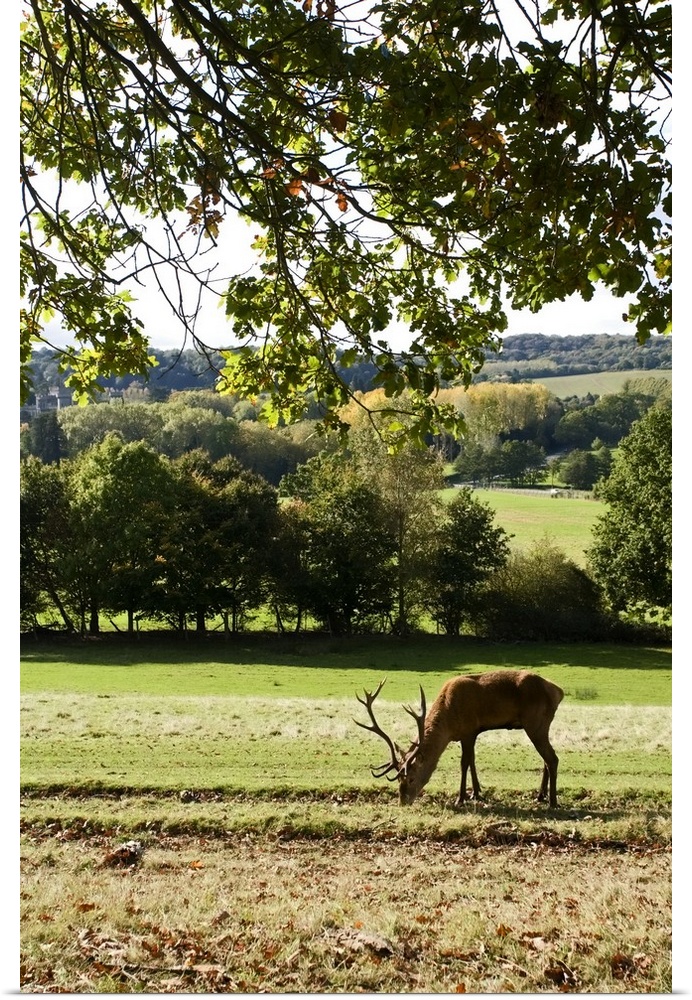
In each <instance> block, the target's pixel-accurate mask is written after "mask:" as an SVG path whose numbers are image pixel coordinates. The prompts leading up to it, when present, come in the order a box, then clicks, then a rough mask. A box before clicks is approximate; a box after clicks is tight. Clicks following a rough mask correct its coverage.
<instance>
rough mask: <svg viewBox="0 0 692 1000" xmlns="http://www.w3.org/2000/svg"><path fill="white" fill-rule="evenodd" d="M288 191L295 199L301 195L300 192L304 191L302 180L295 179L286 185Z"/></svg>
mask: <svg viewBox="0 0 692 1000" xmlns="http://www.w3.org/2000/svg"><path fill="white" fill-rule="evenodd" d="M286 190H287V191H288V193H289V194H290V195H292V196H293V197H296V196H297V195H299V194H300V192H301V191H302V190H303V181H302V179H301V178H300V177H294V178H293V180H292V181H290V182H289V183H288V184H287V185H286Z"/></svg>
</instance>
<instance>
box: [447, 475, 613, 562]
mask: <svg viewBox="0 0 692 1000" xmlns="http://www.w3.org/2000/svg"><path fill="white" fill-rule="evenodd" d="M455 492H456V490H455V489H454V488H453V487H450V488H449V489H446V490H443V491H442V498H443V499H444V500H447V501H449V500H451V499H452V498H453V497H454V494H455ZM474 496H475V497H476V498H477V499H478V500H481V501H482V502H483V503H485V504H487V505H488V506H489V507H490V508H491V509H492V510H493V511H495V523H496V524H498V525H499V526H500V527H501V528H504V529H505V531H506V532H507V533H508V534H509V535H511V541H510V544H511V546H512V548H513V549H515V550H519V551H521V550H525V549H528V548H530V547H531V545H533V544H534V543H535V542H540V541H542V540H543V539H548V540H549V541H551V542H553V543H554V544H555V545H556V546H557V547H558V548H559V549H560V550H561V551H562V552H564V553H565V555H566V556H567V558H568V559H572V560H573V561H574V562H575V563H576V564H577V565H578V566H581V567H582V568H583V567H585V566H586V555H585V553H586V550H587V549H588V548H589V546H590V545H591V544H592V542H593V538H592V529H593V526H594V524H595V522H596V518H597V517H599V515H601V514H603V513H605V510H606V505H605V504H604V503H603V502H602V501H600V500H594V499H593V498H592V497H591V496H590V495H588V494H582V495H576V496H565V495H562V496H560V497H559V499H554V498H552V497H551V496H550V494H549V492H548V491H547V490H546V491H545V492H536V493H532V492H529V491H526V490H508V489H494V490H484V489H476V490H474Z"/></svg>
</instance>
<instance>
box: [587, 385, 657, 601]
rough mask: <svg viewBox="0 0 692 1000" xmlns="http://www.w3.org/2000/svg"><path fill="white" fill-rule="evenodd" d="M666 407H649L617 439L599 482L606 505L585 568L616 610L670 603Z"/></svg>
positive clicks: (596, 525) (595, 531) (596, 528)
mask: <svg viewBox="0 0 692 1000" xmlns="http://www.w3.org/2000/svg"><path fill="white" fill-rule="evenodd" d="M672 419H673V418H672V410H671V408H670V406H666V405H664V404H661V405H659V406H653V407H651V409H650V410H648V412H647V413H645V414H644V416H643V417H642V418H641V419H640V420H638V421H637V422H636V423H635V424H634V426H633V427H632V430H631V431H630V433H629V434H628V435H627V437H626V438H625V439H624V440H623V441H622V442H621V444H620V448H619V450H618V454H617V456H616V458H615V460H614V463H613V468H612V471H611V473H610V475H609V477H608V478H607V479H606V480H605V482H604V483H602V484H601V486H600V487H599V495H600V496H601V498H602V499H603V500H605V502H606V503H607V504H608V509H607V511H606V513H605V514H603V515H602V516H601V517H599V518H597V520H596V524H595V525H594V530H593V535H594V543H593V546H592V547H591V549H590V550H589V553H588V554H589V561H590V567H591V570H592V571H593V574H594V576H595V577H596V579H597V580H598V582H599V583H600V584H601V586H602V587H603V590H604V592H605V595H606V598H607V599H608V601H609V602H610V604H611V605H612V607H613V608H615V609H616V610H618V611H622V610H635V611H636V610H637V606H639V611H640V612H641V610H642V608H644V609H646V608H651V607H660V608H664V609H670V607H671V603H672V560H673V523H672V507H673V497H672V487H673V484H672V480H673V456H672V434H673V423H672Z"/></svg>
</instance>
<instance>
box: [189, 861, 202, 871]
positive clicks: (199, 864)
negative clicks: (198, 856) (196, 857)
mask: <svg viewBox="0 0 692 1000" xmlns="http://www.w3.org/2000/svg"><path fill="white" fill-rule="evenodd" d="M187 867H188V868H194V869H198V868H204V863H203V862H202V861H191V862H190V863H189V865H188V866H187Z"/></svg>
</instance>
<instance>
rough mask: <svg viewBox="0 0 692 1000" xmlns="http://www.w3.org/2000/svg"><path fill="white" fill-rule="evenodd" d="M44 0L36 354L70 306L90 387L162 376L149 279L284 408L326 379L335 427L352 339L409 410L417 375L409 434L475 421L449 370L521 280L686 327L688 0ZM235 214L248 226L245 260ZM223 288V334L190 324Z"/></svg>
mask: <svg viewBox="0 0 692 1000" xmlns="http://www.w3.org/2000/svg"><path fill="white" fill-rule="evenodd" d="M24 6H25V9H26V11H27V13H26V15H25V18H24V19H23V21H22V25H21V28H22V32H21V66H20V68H21V157H22V162H21V179H22V191H23V206H24V212H23V219H22V237H21V238H22V249H21V274H22V296H23V309H22V355H21V357H22V363H23V366H24V372H25V373H26V367H25V366H26V365H27V363H28V361H29V358H30V353H31V350H32V347H34V346H36V345H38V344H41V343H43V344H48V345H50V343H51V334H50V329H51V327H50V322H51V320H52V321H53V322H57V321H59V322H60V324H61V325H62V328H63V330H64V331H66V332H68V333H69V334H71V335H72V336H73V338H74V344H75V346H74V347H73V348H66V349H64V350H63V359H64V362H65V364H66V365H67V366H69V368H70V369H71V374H70V379H69V381H70V385H71V386H72V387H73V388H74V389H75V391H77V392H78V393H81V394H88V393H89V392H92V391H94V387H95V385H96V383H97V379H98V378H99V376H102V375H113V374H116V375H117V374H122V373H126V372H127V373H132V372H134V373H138V374H144V373H145V372H146V370H147V368H148V365H149V360H148V359H149V351H148V345H147V331H146V330H145V329H144V328H143V324H142V321H141V319H140V318H139V317H138V315H137V311H136V303H135V302H134V301H133V299H132V296H133V289H136V284H137V282H138V281H139V282H141V281H143V280H144V279H145V278H147V276H152V279H153V281H154V282H155V283H156V284H157V286H158V288H159V289H160V294H161V296H162V299H165V300H167V301H168V303H169V305H170V307H171V309H172V310H173V312H174V313H175V314H176V315H177V317H178V319H179V320H180V322H181V324H182V327H183V329H184V331H185V335H186V337H187V340H184V343H190V338H192V342H193V343H194V344H195V345H196V346H197V347H198V349H199V350H200V351H202V352H203V353H204V352H209V351H210V348H212V347H214V346H216V347H219V348H222V349H223V350H222V354H223V357H224V363H223V367H221V369H220V372H219V379H220V380H219V385H220V387H221V388H226V389H228V390H229V391H232V392H235V393H239V394H242V395H245V396H250V397H252V396H256V395H260V394H263V393H268V394H269V402H268V404H267V408H266V414H265V415H266V416H267V418H268V419H269V420H270V421H276V420H278V419H279V418H280V417H282V416H283V417H285V418H289V419H290V418H293V417H295V416H297V415H301V414H302V413H303V411H304V407H305V404H306V400H307V399H308V398H309V397H310V396H316V397H317V398H318V399H319V400H320V401H321V404H322V407H323V415H324V422H325V424H326V426H328V427H329V426H336V427H339V426H340V417H339V416H338V410H339V407H341V406H342V405H343V404H344V403H345V402H347V401H348V398H349V393H350V390H349V388H348V385H347V384H346V382H345V381H344V380H343V379H342V378H340V377H339V373H338V371H337V369H336V367H335V366H336V363H337V360H338V361H340V363H341V365H342V366H345V367H348V365H349V364H352V363H354V362H356V361H358V362H363V361H365V362H371V363H373V364H374V365H375V366H376V368H377V375H376V381H377V382H378V384H380V385H381V386H382V387H383V388H384V390H385V394H386V401H387V407H388V408H389V409H391V410H392V411H395V410H396V409H397V406H399V405H400V404H399V402H398V401H399V398H400V395H401V393H402V390H403V389H405V388H409V389H411V390H412V392H411V393H409V394H408V395H407V397H406V398H407V400H408V403H407V404H406V405H407V406H412V407H413V410H414V411H415V413H416V419H415V420H413V421H407V422H406V425H405V429H404V430H401V431H400V432H401V433H402V434H404V435H408V436H411V437H414V438H415V437H416V436H418V437H421V436H422V435H423V434H424V433H426V432H427V431H429V430H430V429H431V428H433V427H434V426H436V425H439V422H440V420H442V422H443V423H444V421H445V420H448V421H449V422H452V423H453V422H454V421H455V420H456V419H458V418H457V415H456V414H454V413H452V412H451V411H450V410H446V409H445V408H444V407H442V408H440V407H438V406H437V405H436V403H435V401H434V394H435V391H436V389H437V388H438V387H439V385H440V384H441V382H443V381H447V380H451V379H459V380H461V381H462V382H465V383H467V384H468V382H469V381H470V378H471V376H472V374H473V372H474V371H476V370H477V369H478V368H479V367H480V366H481V365H482V363H483V359H484V356H485V352H486V351H487V349H488V348H489V347H492V346H493V345H496V344H497V343H498V337H499V335H500V334H501V333H502V331H503V330H504V329H505V328H506V318H505V312H504V309H505V303H507V302H508V303H510V304H511V305H512V306H513V307H517V308H522V307H528V308H529V309H531V310H534V311H537V310H539V309H540V308H541V307H542V306H543V305H544V304H546V303H549V302H553V301H556V300H563V299H565V298H566V297H567V296H569V295H571V294H573V293H578V294H580V295H581V296H583V297H584V298H585V299H587V300H588V299H590V298H591V297H592V296H593V294H594V289H595V287H596V286H597V285H598V284H601V285H605V286H606V287H607V288H608V289H610V290H611V291H612V292H613V293H614V294H615V295H616V296H621V297H623V298H628V297H629V298H630V299H631V302H629V303H628V306H627V309H628V315H629V318H630V319H631V320H632V322H633V323H634V327H635V330H636V336H637V338H638V339H639V340H645V339H646V338H647V337H648V336H649V335H650V334H651V333H654V332H664V331H667V330H668V328H669V322H670V280H671V276H670V258H669V250H670V224H669V217H670V202H669V198H670V162H669V157H668V132H667V127H666V122H667V109H668V101H669V98H670V93H671V76H670V36H671V6H670V3H669V2H668V0H536V2H535V3H533V4H530V5H529V4H525V3H523V2H522V0H454V2H451V0H423V2H422V3H416V4H412V3H410V2H409V0H389V2H387V3H384V2H383V3H377V2H374V3H372V4H368V3H357V4H342V5H340V4H338V3H337V2H336V0H249V2H247V0H136V2H135V0H100V2H93V0H29V2H28V3H27V4H26V5H24ZM233 217H236V218H240V219H242V220H244V221H245V222H246V223H247V224H248V227H249V229H248V232H249V233H250V234H251V241H252V242H251V247H249V249H248V254H247V257H246V258H245V259H244V260H243V262H242V264H241V265H240V266H239V267H238V269H237V272H236V273H227V272H226V271H225V270H224V266H225V260H226V256H227V247H226V250H225V249H224V239H225V234H226V232H227V230H228V229H229V227H230V226H231V219H232V218H233ZM215 250H217V251H218V252H217V253H216V254H215V253H214V251H215ZM204 288H210V289H212V290H213V291H214V292H215V293H216V294H217V295H218V296H219V299H220V301H221V303H222V304H223V306H224V308H225V312H226V315H227V317H228V323H229V326H228V341H227V343H226V344H223V345H209V344H207V343H206V342H205V340H204V330H203V328H202V327H201V326H199V327H198V326H197V324H196V320H197V316H198V313H199V303H200V294H201V291H202V289H204ZM134 294H136V291H135V293H134ZM397 324H398V325H402V326H403V327H405V328H406V329H407V330H408V331H409V332H410V346H409V347H408V349H407V350H405V351H403V352H401V351H399V352H397V351H394V350H393V348H392V346H391V331H392V329H393V328H394V327H395V326H396V325H397ZM24 390H25V391H26V390H27V384H26V381H25V383H24ZM392 419H396V416H395V414H394V412H392Z"/></svg>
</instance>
